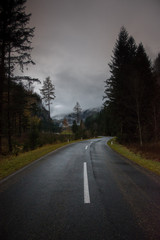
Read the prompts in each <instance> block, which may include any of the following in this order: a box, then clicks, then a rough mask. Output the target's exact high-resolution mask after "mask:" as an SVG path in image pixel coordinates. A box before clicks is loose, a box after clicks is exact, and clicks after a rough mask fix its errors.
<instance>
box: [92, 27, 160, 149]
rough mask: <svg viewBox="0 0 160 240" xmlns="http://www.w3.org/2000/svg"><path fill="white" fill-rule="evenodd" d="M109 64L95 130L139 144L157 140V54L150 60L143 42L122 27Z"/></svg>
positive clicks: (159, 81) (159, 77)
mask: <svg viewBox="0 0 160 240" xmlns="http://www.w3.org/2000/svg"><path fill="white" fill-rule="evenodd" d="M109 67H110V73H111V76H110V78H109V79H107V80H106V86H105V96H104V99H105V103H104V109H103V110H102V111H101V113H100V115H99V116H98V117H97V120H96V123H97V125H98V132H99V133H100V134H105V135H106V134H107V135H112V136H113V135H115V136H117V137H118V139H119V141H120V142H127V143H139V144H140V145H141V146H142V145H143V143H146V142H157V141H158V140H160V54H158V56H157V58H156V60H155V61H154V63H153V64H152V63H151V60H150V59H149V57H148V56H147V54H146V51H145V49H144V47H143V44H142V43H140V44H139V45H138V46H137V45H136V43H135V40H134V38H133V37H132V36H129V34H128V33H127V31H126V29H125V28H124V27H122V28H121V31H120V33H119V36H118V39H117V42H116V44H115V47H114V50H113V56H112V59H111V62H110V63H109ZM94 125H95V120H93V121H92V124H91V125H90V126H92V128H93V126H94Z"/></svg>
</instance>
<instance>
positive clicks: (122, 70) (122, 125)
mask: <svg viewBox="0 0 160 240" xmlns="http://www.w3.org/2000/svg"><path fill="white" fill-rule="evenodd" d="M135 52H136V44H135V41H134V39H133V37H129V35H128V32H127V31H126V29H125V28H124V27H122V28H121V30H120V33H119V36H118V39H117V42H116V44H115V48H114V50H113V56H112V60H111V63H109V67H110V72H111V77H110V78H109V79H107V80H106V87H105V96H104V99H106V101H105V106H108V105H110V106H109V108H110V114H111V115H112V119H113V121H114V125H117V131H118V132H117V134H118V135H119V136H120V138H123V139H125V138H128V135H129V134H130V133H129V131H130V126H129V125H130V120H129V119H128V117H129V115H130V114H129V112H130V101H131V99H130V93H129V91H130V76H131V72H132V63H133V59H134V56H135Z"/></svg>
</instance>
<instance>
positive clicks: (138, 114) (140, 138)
mask: <svg viewBox="0 0 160 240" xmlns="http://www.w3.org/2000/svg"><path fill="white" fill-rule="evenodd" d="M137 121H138V131H139V143H140V146H142V145H143V141H142V126H141V121H140V110H139V104H138V102H137Z"/></svg>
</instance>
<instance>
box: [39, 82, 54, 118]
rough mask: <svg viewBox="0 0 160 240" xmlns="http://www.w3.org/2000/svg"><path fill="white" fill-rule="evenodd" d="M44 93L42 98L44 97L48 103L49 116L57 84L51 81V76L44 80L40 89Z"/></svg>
mask: <svg viewBox="0 0 160 240" xmlns="http://www.w3.org/2000/svg"><path fill="white" fill-rule="evenodd" d="M40 91H41V94H42V99H44V101H45V103H46V105H47V106H48V111H49V117H50V112H51V109H50V105H51V104H52V100H54V99H55V97H56V96H55V86H54V85H53V83H52V82H51V79H50V77H47V78H46V80H44V81H43V86H42V89H40Z"/></svg>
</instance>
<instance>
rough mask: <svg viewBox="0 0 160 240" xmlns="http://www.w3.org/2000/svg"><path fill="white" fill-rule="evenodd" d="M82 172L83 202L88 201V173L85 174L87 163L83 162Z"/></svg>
mask: <svg viewBox="0 0 160 240" xmlns="http://www.w3.org/2000/svg"><path fill="white" fill-rule="evenodd" d="M83 170H84V171H83V172H84V203H90V196H89V186H88V174H87V163H86V162H84V163H83Z"/></svg>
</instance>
